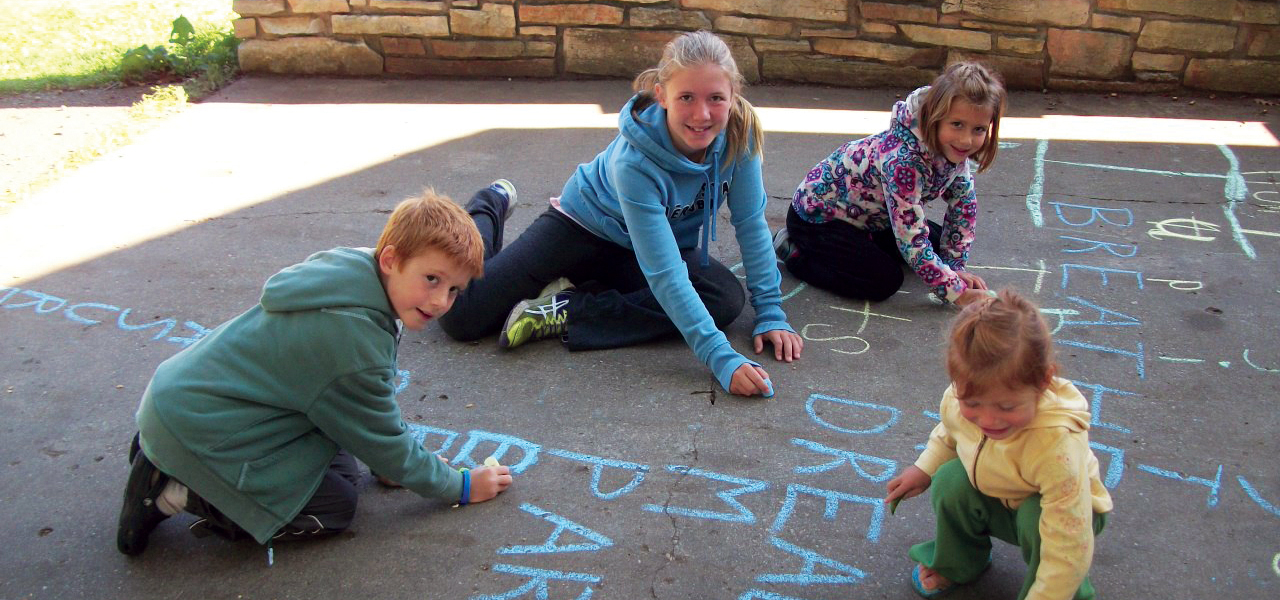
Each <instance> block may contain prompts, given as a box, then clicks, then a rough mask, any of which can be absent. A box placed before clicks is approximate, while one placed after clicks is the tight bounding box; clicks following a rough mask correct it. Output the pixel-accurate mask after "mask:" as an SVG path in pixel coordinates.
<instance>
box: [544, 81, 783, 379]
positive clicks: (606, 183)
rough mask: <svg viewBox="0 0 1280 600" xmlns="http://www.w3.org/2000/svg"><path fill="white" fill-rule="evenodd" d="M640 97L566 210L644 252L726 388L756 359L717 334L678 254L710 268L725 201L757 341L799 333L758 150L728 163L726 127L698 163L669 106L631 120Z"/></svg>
mask: <svg viewBox="0 0 1280 600" xmlns="http://www.w3.org/2000/svg"><path fill="white" fill-rule="evenodd" d="M640 98H641V96H636V97H633V98H632V99H631V100H630V101H629V102H627V105H626V106H624V107H623V108H622V111H621V112H620V114H619V115H618V129H619V130H620V132H619V134H618V137H616V138H614V140H613V142H612V143H610V144H609V146H608V147H607V148H605V149H604V151H603V152H601V153H600V154H598V155H596V157H595V159H594V160H592V161H591V162H589V163H584V164H581V165H578V169H577V170H576V171H575V172H574V175H573V177H571V178H570V179H569V181H568V182H567V183H565V186H564V191H563V192H562V194H561V196H560V207H561V209H562V210H563V211H564V212H565V213H566V214H568V215H569V216H570V217H572V218H573V219H574V220H575V221H577V222H578V223H580V224H582V226H583V227H586V228H587V229H588V230H589V231H591V232H592V233H594V234H596V235H598V236H600V237H602V238H604V239H607V240H609V241H611V242H614V243H615V244H618V245H620V246H622V247H624V248H630V249H631V250H632V251H634V252H635V253H636V258H637V260H638V262H639V263H640V269H641V270H642V271H643V272H644V276H645V279H647V280H648V282H649V287H650V289H652V290H653V294H654V296H655V297H656V298H657V300H658V302H659V304H661V305H662V308H663V310H664V311H666V313H667V316H669V317H670V318H671V320H672V322H674V323H675V325H676V328H677V329H679V330H680V333H681V334H682V335H683V336H684V339H685V342H687V343H688V344H689V347H690V348H692V349H693V352H694V354H695V355H697V357H698V360H701V361H702V362H703V364H705V365H707V367H708V368H710V369H711V372H712V373H714V374H715V377H716V380H717V381H719V382H720V385H721V386H722V387H724V389H726V390H727V389H729V383H730V380H731V379H732V377H733V372H734V371H736V370H737V369H738V367H740V366H742V365H743V363H750V364H753V365H757V363H755V362H754V361H751V360H748V359H747V358H746V357H744V356H742V355H741V354H739V353H738V352H737V351H735V350H734V349H733V347H732V346H731V345H730V344H729V339H728V338H727V337H725V335H724V333H723V332H721V331H720V330H719V329H716V325H715V321H714V320H713V319H712V318H711V313H709V312H707V307H706V306H705V305H704V304H703V303H702V300H701V299H700V298H699V297H698V293H697V292H696V291H695V290H694V289H693V284H692V283H690V282H689V272H688V268H687V267H686V266H685V264H684V261H683V260H682V259H681V258H680V252H681V250H686V249H690V248H696V247H698V246H699V245H700V246H701V248H702V262H703V264H706V262H707V256H708V254H707V252H708V246H709V244H710V240H712V239H715V224H716V218H715V217H716V212H717V211H718V210H719V209H720V207H721V205H724V204H727V205H728V206H729V213H730V223H732V224H733V228H734V231H735V233H736V234H737V238H738V246H739V248H740V249H741V251H742V261H743V265H744V267H745V268H746V273H747V289H748V290H749V291H750V293H751V306H752V307H753V308H754V309H755V312H756V319H755V326H754V327H753V330H752V335H753V336H755V335H759V334H762V333H765V332H767V331H773V330H776V329H781V330H785V331H791V332H794V331H795V330H794V329H792V328H791V326H790V325H788V324H787V316H786V314H784V313H783V312H782V296H781V293H780V292H779V290H778V285H779V283H780V282H781V281H782V275H781V274H780V273H779V272H778V264H777V260H776V259H775V257H774V253H773V244H772V240H771V239H770V235H769V226H768V224H767V223H766V222H765V218H764V209H765V202H766V200H767V199H768V198H767V197H766V196H765V193H764V184H763V181H762V177H761V174H760V154H759V153H758V152H757V153H756V154H754V155H751V156H740V157H738V159H737V160H730V157H727V156H725V155H724V152H725V132H723V131H722V132H720V135H719V136H717V137H716V139H715V141H713V142H712V143H711V146H710V147H709V148H707V153H706V157H705V160H704V162H702V163H695V162H693V161H691V160H689V159H688V158H687V157H685V156H684V155H683V154H681V153H680V151H679V150H677V149H676V147H675V145H674V144H673V143H672V141H671V134H670V132H669V131H668V130H667V111H666V109H664V108H662V106H661V105H659V104H658V103H657V102H650V103H648V105H647V106H644V107H643V108H642V109H641V110H640V111H639V113H638V114H633V112H632V110H633V107H634V106H636V103H637V100H639V99H640ZM642 105H643V103H642Z"/></svg>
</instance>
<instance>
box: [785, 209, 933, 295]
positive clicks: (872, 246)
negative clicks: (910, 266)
mask: <svg viewBox="0 0 1280 600" xmlns="http://www.w3.org/2000/svg"><path fill="white" fill-rule="evenodd" d="M787 236H788V239H789V240H790V241H791V243H792V245H793V246H794V248H795V249H796V250H798V253H797V254H796V255H795V256H792V257H791V258H788V259H787V261H786V265H787V270H788V271H790V272H791V274H792V275H795V276H796V277H797V278H798V279H800V280H801V281H804V282H806V283H809V284H811V285H813V286H816V287H819V288H822V289H824V290H827V291H829V292H833V293H835V294H838V295H840V296H844V297H846V298H854V299H857V300H871V301H873V302H879V301H881V300H885V299H887V298H888V297H890V296H892V295H894V294H895V293H896V292H897V291H898V288H901V287H902V281H903V270H902V266H903V265H904V264H906V261H905V260H903V258H902V253H901V252H899V251H898V241H897V239H896V238H895V237H894V235H893V231H890V230H885V231H877V232H868V231H865V230H862V229H858V228H857V227H854V226H853V225H850V224H849V223H847V222H845V221H840V220H832V221H827V222H826V223H817V224H815V223H810V222H808V221H806V220H804V218H803V217H801V216H800V215H799V214H797V213H796V211H795V209H794V208H791V209H788V210H787ZM941 236H942V226H941V225H938V224H937V223H934V222H933V221H929V243H930V244H932V245H933V248H934V251H935V252H936V251H937V248H938V243H939V240H940V239H941Z"/></svg>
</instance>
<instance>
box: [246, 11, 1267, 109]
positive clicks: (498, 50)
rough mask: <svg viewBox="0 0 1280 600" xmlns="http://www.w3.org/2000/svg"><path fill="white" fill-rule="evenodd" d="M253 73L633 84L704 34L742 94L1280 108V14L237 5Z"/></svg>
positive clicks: (1223, 12) (249, 69)
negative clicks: (972, 63)
mask: <svg viewBox="0 0 1280 600" xmlns="http://www.w3.org/2000/svg"><path fill="white" fill-rule="evenodd" d="M232 5H233V8H234V10H235V12H236V13H238V14H239V15H240V16H241V18H240V19H238V20H236V22H235V31H236V35H237V36H239V37H240V38H241V39H242V40H243V41H242V43H241V45H240V66H241V68H242V69H243V70H245V71H248V72H268V73H290V74H328V75H360V76H385V75H396V76H458V77H496V76H501V77H573V76H606V77H624V78H630V77H632V76H634V75H635V74H636V73H637V72H639V71H640V70H642V69H644V68H646V67H648V66H651V65H652V64H654V63H655V62H656V61H657V58H658V57H659V56H660V55H661V51H662V45H663V44H664V43H665V42H666V41H667V40H669V39H671V37H672V36H674V35H675V34H676V33H677V32H679V31H688V30H693V29H709V30H711V31H714V32H716V33H718V34H720V35H721V36H722V37H723V38H725V40H726V41H728V42H729V44H730V45H731V46H732V48H733V50H734V55H735V56H736V57H737V60H738V64H739V66H740V67H741V69H742V72H743V74H744V75H746V77H747V79H748V80H749V81H750V82H753V83H754V82H759V81H769V82H804V83H823V84H832V85H841V86H854V87H878V86H894V87H909V86H915V85H919V84H924V83H927V82H928V81H929V80H930V79H931V78H932V77H933V76H934V75H935V74H936V73H937V72H938V71H939V70H940V69H941V68H942V67H943V66H945V65H946V64H948V63H951V62H954V61H957V60H967V59H980V60H983V61H985V62H987V63H988V64H990V65H992V66H994V67H995V68H997V69H998V70H999V71H1000V72H1001V73H1003V74H1004V76H1005V79H1006V81H1007V82H1008V84H1009V86H1010V87H1013V88H1021V89H1044V88H1049V89H1059V90H1082V91H1126V92H1156V91H1166V90H1172V89H1177V88H1180V87H1186V88H1194V89H1203V90H1215V91H1229V92H1246V93H1261V94H1280V0H876V1H869V0H234V1H233V2H232Z"/></svg>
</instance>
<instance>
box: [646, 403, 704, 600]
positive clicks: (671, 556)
mask: <svg viewBox="0 0 1280 600" xmlns="http://www.w3.org/2000/svg"><path fill="white" fill-rule="evenodd" d="M694 393H695V394H703V393H710V394H711V398H712V401H711V402H712V404H714V403H715V393H716V391H715V387H714V385H713V387H712V388H711V391H710V392H694ZM701 433H702V426H701V425H699V426H698V427H695V428H693V437H692V438H691V439H690V440H689V445H690V446H691V447H692V448H693V451H692V455H693V460H692V462H691V463H690V464H693V463H696V462H698V436H699V435H700V434H701ZM688 476H689V469H688V468H686V469H684V470H682V471H680V477H679V478H677V479H676V480H675V482H674V483H672V484H671V487H669V488H668V489H667V498H666V500H663V501H662V514H664V515H666V516H667V519H668V520H669V521H670V522H671V549H670V550H668V551H666V552H664V553H663V557H664V558H666V559H667V560H666V561H664V562H663V563H662V566H660V567H658V568H657V570H655V571H654V572H653V575H652V577H651V583H650V584H649V595H650V596H651V597H653V598H654V600H657V598H658V586H657V582H658V578H659V576H660V575H662V572H663V571H665V570H666V569H667V565H669V564H671V563H672V562H675V560H676V557H678V556H679V555H680V554H679V553H680V526H679V525H678V524H677V523H676V517H675V515H673V514H671V513H670V512H668V511H667V508H669V507H670V506H671V499H672V498H673V497H675V493H676V487H678V486H679V485H680V483H681V482H683V481H684V480H685V478H687V477H688Z"/></svg>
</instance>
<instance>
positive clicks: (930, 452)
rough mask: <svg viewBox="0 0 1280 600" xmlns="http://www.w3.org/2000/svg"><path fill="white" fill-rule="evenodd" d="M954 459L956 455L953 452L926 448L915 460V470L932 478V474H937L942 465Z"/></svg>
mask: <svg viewBox="0 0 1280 600" xmlns="http://www.w3.org/2000/svg"><path fill="white" fill-rule="evenodd" d="M955 457H956V454H955V453H954V452H952V453H948V452H943V451H939V450H936V449H934V448H933V447H927V448H925V449H924V452H921V453H920V458H917V459H916V463H915V465H916V468H918V469H920V470H921V471H924V472H925V474H926V475H928V476H929V477H933V474H934V473H937V472H938V468H939V467H941V466H942V465H943V463H945V462H947V461H949V460H951V459H953V458H955Z"/></svg>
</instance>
